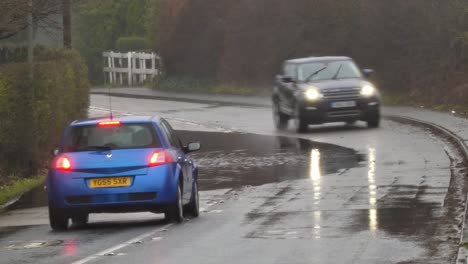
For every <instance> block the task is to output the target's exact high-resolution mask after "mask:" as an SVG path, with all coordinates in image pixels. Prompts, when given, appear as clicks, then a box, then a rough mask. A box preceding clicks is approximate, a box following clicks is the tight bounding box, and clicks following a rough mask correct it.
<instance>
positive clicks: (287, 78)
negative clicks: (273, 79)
mask: <svg viewBox="0 0 468 264" xmlns="http://www.w3.org/2000/svg"><path fill="white" fill-rule="evenodd" d="M281 81H282V82H285V83H292V82H294V79H293V77H290V76H282V77H281Z"/></svg>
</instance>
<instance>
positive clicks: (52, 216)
mask: <svg viewBox="0 0 468 264" xmlns="http://www.w3.org/2000/svg"><path fill="white" fill-rule="evenodd" d="M68 218H69V217H68V216H67V215H66V214H65V212H63V210H60V209H54V208H51V207H49V223H50V227H51V228H52V229H53V230H55V231H65V230H67V228H68Z"/></svg>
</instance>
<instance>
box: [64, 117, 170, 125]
mask: <svg viewBox="0 0 468 264" xmlns="http://www.w3.org/2000/svg"><path fill="white" fill-rule="evenodd" d="M160 119H161V118H160V117H157V116H136V115H135V116H134V115H122V116H113V117H112V120H115V121H120V122H122V123H124V124H130V123H151V122H156V123H159V120H160ZM110 120H111V118H110V117H96V118H87V119H82V120H76V121H74V122H73V123H71V126H92V125H97V124H98V123H99V122H104V121H110Z"/></svg>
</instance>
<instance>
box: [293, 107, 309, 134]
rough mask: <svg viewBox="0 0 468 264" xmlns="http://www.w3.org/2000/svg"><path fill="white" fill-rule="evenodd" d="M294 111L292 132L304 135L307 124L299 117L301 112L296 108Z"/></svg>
mask: <svg viewBox="0 0 468 264" xmlns="http://www.w3.org/2000/svg"><path fill="white" fill-rule="evenodd" d="M295 109H296V110H295V111H294V130H295V131H296V132H297V133H304V132H306V131H307V128H308V127H309V123H307V122H305V120H304V118H303V117H302V116H301V111H300V108H299V107H298V106H296V108H295Z"/></svg>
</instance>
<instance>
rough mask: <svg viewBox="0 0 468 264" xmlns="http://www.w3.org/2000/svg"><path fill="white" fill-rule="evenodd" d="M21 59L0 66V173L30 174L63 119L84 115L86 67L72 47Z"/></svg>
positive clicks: (39, 164)
mask: <svg viewBox="0 0 468 264" xmlns="http://www.w3.org/2000/svg"><path fill="white" fill-rule="evenodd" d="M36 58H41V59H47V60H43V61H40V62H37V63H35V64H34V80H33V81H30V79H29V78H28V69H29V66H28V65H27V64H26V63H10V64H4V65H1V66H0V119H1V122H0V173H19V174H35V173H36V172H37V170H38V169H40V168H41V167H43V166H44V165H45V162H46V161H47V159H48V158H49V157H50V155H49V153H50V150H51V149H52V148H53V146H54V145H55V144H57V143H58V142H59V139H60V136H61V134H62V132H63V130H64V128H65V127H66V125H68V123H70V122H71V121H73V120H74V119H78V118H83V117H86V115H87V109H88V105H89V84H88V78H87V68H86V65H85V63H84V61H83V60H82V59H81V57H80V56H79V55H78V54H77V53H76V52H74V51H68V50H67V51H64V50H59V49H51V50H47V51H44V53H43V54H41V55H39V56H37V57H36Z"/></svg>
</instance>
